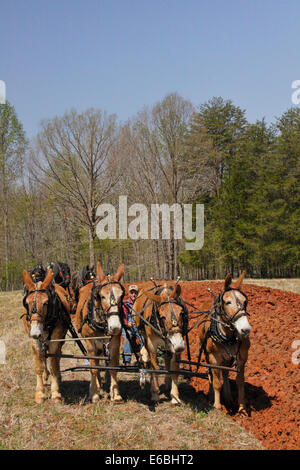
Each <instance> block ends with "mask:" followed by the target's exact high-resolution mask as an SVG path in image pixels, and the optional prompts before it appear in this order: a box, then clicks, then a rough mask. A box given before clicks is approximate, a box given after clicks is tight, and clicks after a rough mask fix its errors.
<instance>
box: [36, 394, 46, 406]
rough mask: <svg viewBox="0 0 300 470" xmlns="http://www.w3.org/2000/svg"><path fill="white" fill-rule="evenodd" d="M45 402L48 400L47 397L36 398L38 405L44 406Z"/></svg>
mask: <svg viewBox="0 0 300 470" xmlns="http://www.w3.org/2000/svg"><path fill="white" fill-rule="evenodd" d="M45 400H46V395H39V396H37V397H35V403H36V404H37V405H42V404H43V403H44V401H45Z"/></svg>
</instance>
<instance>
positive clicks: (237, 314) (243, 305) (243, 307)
mask: <svg viewBox="0 0 300 470" xmlns="http://www.w3.org/2000/svg"><path fill="white" fill-rule="evenodd" d="M235 290H236V289H233V288H229V289H226V291H223V292H221V293H220V295H219V297H218V299H217V305H218V313H219V315H221V316H222V315H223V316H224V317H225V318H226V320H227V321H228V323H229V325H230V327H231V328H233V329H234V328H235V327H234V322H236V321H237V320H238V319H239V318H241V317H243V316H245V315H247V316H250V313H248V312H247V305H248V297H247V295H246V294H245V293H244V292H242V291H239V292H240V293H241V294H242V295H243V296H244V297H245V301H244V302H243V303H242V302H241V301H240V299H239V298H238V297H237V295H236V293H235ZM228 291H233V295H234V297H235V300H236V304H237V307H238V309H237V311H236V312H235V314H234V315H233V316H232V317H230V316H229V315H227V313H226V312H225V310H224V304H225V301H224V294H225V293H226V292H228ZM240 312H242V313H240Z"/></svg>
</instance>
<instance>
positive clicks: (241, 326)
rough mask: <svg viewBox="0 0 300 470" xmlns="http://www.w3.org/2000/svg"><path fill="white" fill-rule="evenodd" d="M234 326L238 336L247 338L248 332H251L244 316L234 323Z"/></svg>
mask: <svg viewBox="0 0 300 470" xmlns="http://www.w3.org/2000/svg"><path fill="white" fill-rule="evenodd" d="M234 325H235V327H236V329H237V332H238V334H239V335H240V336H242V337H244V336H249V334H250V331H251V325H250V323H249V322H248V319H247V317H246V315H245V316H243V317H241V318H239V319H238V320H237V321H236V322H234Z"/></svg>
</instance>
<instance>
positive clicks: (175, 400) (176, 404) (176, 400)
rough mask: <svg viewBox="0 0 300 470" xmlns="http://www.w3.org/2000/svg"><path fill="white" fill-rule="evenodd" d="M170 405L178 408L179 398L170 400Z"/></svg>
mask: <svg viewBox="0 0 300 470" xmlns="http://www.w3.org/2000/svg"><path fill="white" fill-rule="evenodd" d="M171 403H172V405H174V406H180V405H181V401H180V400H179V398H172V400H171Z"/></svg>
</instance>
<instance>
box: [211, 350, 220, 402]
mask: <svg viewBox="0 0 300 470" xmlns="http://www.w3.org/2000/svg"><path fill="white" fill-rule="evenodd" d="M209 363H210V364H213V365H218V363H217V360H216V358H215V357H214V356H213V355H212V354H210V355H209ZM211 373H212V385H213V389H214V407H215V408H216V409H217V410H220V409H221V408H222V406H221V390H222V380H221V371H220V370H219V369H211Z"/></svg>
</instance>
